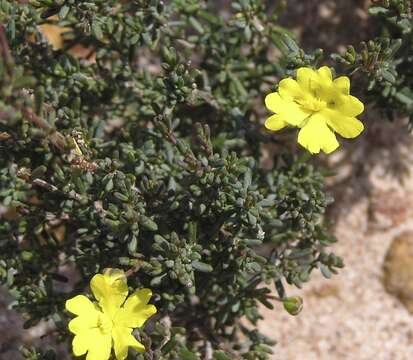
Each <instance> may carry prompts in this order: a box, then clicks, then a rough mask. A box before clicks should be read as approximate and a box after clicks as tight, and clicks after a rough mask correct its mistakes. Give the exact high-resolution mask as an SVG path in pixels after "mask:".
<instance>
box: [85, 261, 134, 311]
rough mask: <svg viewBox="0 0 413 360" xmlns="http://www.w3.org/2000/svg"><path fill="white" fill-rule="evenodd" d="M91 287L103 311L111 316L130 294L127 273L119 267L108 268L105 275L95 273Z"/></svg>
mask: <svg viewBox="0 0 413 360" xmlns="http://www.w3.org/2000/svg"><path fill="white" fill-rule="evenodd" d="M90 287H91V289H92V292H93V295H94V296H95V298H96V300H98V302H99V305H100V306H101V308H102V309H103V311H104V312H105V313H106V314H107V315H108V316H110V317H111V318H112V317H113V316H114V315H115V313H116V312H117V310H118V309H119V307H120V306H121V305H122V304H123V302H124V301H125V299H126V297H127V296H128V285H127V283H126V277H125V273H124V272H123V271H122V270H118V269H108V270H107V271H106V272H105V273H104V274H103V275H101V274H97V275H95V276H94V277H93V278H92V280H91V281H90Z"/></svg>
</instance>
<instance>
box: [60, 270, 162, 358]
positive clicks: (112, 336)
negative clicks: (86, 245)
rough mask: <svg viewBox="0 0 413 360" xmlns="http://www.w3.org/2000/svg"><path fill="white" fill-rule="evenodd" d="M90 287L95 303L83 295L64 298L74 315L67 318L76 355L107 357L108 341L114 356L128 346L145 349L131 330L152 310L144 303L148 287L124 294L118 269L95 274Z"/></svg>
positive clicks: (122, 355)
mask: <svg viewBox="0 0 413 360" xmlns="http://www.w3.org/2000/svg"><path fill="white" fill-rule="evenodd" d="M90 287H91V289H92V292H93V295H94V296H95V298H96V300H97V301H98V302H97V303H96V302H91V301H90V300H89V299H88V298H87V297H86V296H84V295H77V296H75V297H74V298H72V299H69V300H67V301H66V309H67V310H68V311H70V312H71V313H73V314H75V315H77V317H76V318H74V319H73V320H71V321H70V322H69V330H70V331H71V332H72V333H73V334H75V337H74V339H73V342H72V347H73V353H74V354H75V355H76V356H81V355H84V354H86V353H87V357H86V360H107V359H109V357H110V354H111V349H112V342H113V348H114V350H115V356H116V359H117V360H123V359H126V357H127V356H128V348H129V347H132V348H134V349H135V350H137V351H138V352H143V351H145V347H144V346H143V345H142V344H141V343H140V342H138V341H137V340H136V339H135V337H134V336H133V335H132V331H133V329H134V328H138V327H141V326H142V325H143V324H144V323H145V321H146V320H147V319H148V318H149V317H151V316H152V315H153V314H155V313H156V308H155V306H153V305H148V301H149V299H150V298H151V296H152V292H151V290H149V289H141V290H139V291H136V292H135V293H133V294H132V295H131V296H129V297H128V298H127V296H128V285H127V283H126V276H125V273H124V272H123V271H122V270H119V269H108V270H106V271H105V273H104V274H103V275H102V274H97V275H95V276H94V277H93V278H92V280H91V281H90ZM126 298H127V299H126ZM125 300H126V301H125Z"/></svg>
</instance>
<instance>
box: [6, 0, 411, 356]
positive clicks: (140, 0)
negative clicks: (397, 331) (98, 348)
mask: <svg viewBox="0 0 413 360" xmlns="http://www.w3.org/2000/svg"><path fill="white" fill-rule="evenodd" d="M217 3H219V1H216V2H213V1H212V2H211V1H208V2H204V1H197V0H173V1H169V2H167V3H166V4H163V3H162V2H161V1H158V0H135V1H115V0H109V1H108V0H95V1H74V0H35V1H29V2H25V1H21V2H20V3H18V4H17V5H16V4H15V2H14V1H5V0H2V1H0V19H1V22H3V24H4V29H0V30H1V31H0V46H1V49H0V50H1V58H0V94H1V95H0V206H1V207H0V280H1V281H2V282H3V283H4V284H6V286H7V287H8V289H9V290H10V292H11V293H12V295H13V296H14V297H15V298H16V305H15V308H16V309H18V310H19V311H20V312H21V313H22V314H23V316H24V317H25V318H26V320H27V321H26V326H28V327H30V326H33V325H35V324H36V323H37V322H38V321H39V320H41V319H48V318H50V319H52V320H53V321H54V322H55V324H56V329H57V332H56V334H58V336H56V338H57V339H60V340H62V341H65V342H66V343H67V345H68V346H69V343H70V341H69V339H70V335H69V333H68V331H67V328H66V324H67V321H68V319H69V316H68V314H67V313H66V312H65V311H64V302H65V300H66V299H67V298H69V297H71V296H73V295H74V294H78V293H84V292H87V285H88V281H89V280H90V278H91V276H92V275H93V274H95V273H97V272H101V271H102V270H103V269H104V268H106V267H112V268H114V267H116V268H123V269H124V270H125V271H127V273H128V283H129V285H130V286H131V287H132V288H140V287H149V288H151V289H152V290H153V292H154V294H155V297H154V300H153V303H154V304H155V305H156V307H157V308H158V315H157V316H156V317H155V318H153V319H151V321H150V322H149V324H148V325H147V326H146V328H145V329H141V330H140V332H139V335H140V339H141V341H142V342H143V343H144V344H145V345H146V347H147V348H148V349H149V350H148V352H147V353H146V354H144V355H135V354H131V355H130V357H129V358H130V359H135V358H136V359H189V360H191V359H199V358H205V359H210V358H212V357H213V358H215V359H218V360H225V359H235V358H243V359H266V358H267V356H268V353H269V352H270V348H269V347H268V345H269V344H271V341H270V339H266V338H264V337H263V336H262V335H260V334H259V332H258V331H257V329H256V326H255V325H256V324H257V321H258V320H259V319H260V314H259V309H258V306H259V303H261V304H263V305H265V306H267V307H269V308H273V307H274V305H275V310H274V311H282V308H283V306H282V305H283V304H282V303H284V307H285V309H287V310H288V311H289V312H291V313H293V314H294V313H297V312H298V311H299V308H300V306H301V299H299V298H289V297H288V294H286V293H285V290H284V285H283V284H285V283H289V284H294V285H296V286H298V287H300V286H301V284H302V283H303V282H306V281H308V280H309V277H310V273H311V272H312V271H313V270H314V269H317V268H318V269H320V270H321V271H322V273H323V274H324V275H325V276H326V277H330V276H331V273H332V272H333V273H334V272H335V271H336V269H337V268H340V267H342V266H343V264H342V261H341V260H340V259H339V258H338V257H336V256H335V255H334V254H330V253H329V252H328V249H327V247H328V245H330V244H331V243H332V242H333V241H334V239H333V238H332V237H331V236H329V235H328V233H327V231H326V228H325V225H324V224H323V222H322V216H323V214H324V212H325V208H326V206H327V205H328V204H329V202H330V201H331V200H330V199H329V198H328V197H327V196H326V194H325V193H324V191H323V182H324V181H323V180H324V179H323V176H322V175H321V173H320V172H318V171H316V170H314V168H313V167H312V165H310V164H309V163H308V161H307V159H306V158H299V157H297V156H295V155H293V150H292V148H291V142H290V141H289V140H290V138H289V135H288V132H287V133H285V134H286V135H282V136H277V138H273V137H272V135H270V134H268V133H266V132H265V131H264V130H263V127H262V122H263V120H264V119H265V116H266V114H265V112H263V105H262V103H263V97H264V96H265V94H266V93H268V92H269V91H270V90H273V89H274V85H275V83H276V79H277V78H281V77H283V76H285V75H287V74H292V73H293V71H294V69H295V68H296V67H298V66H303V65H311V66H315V65H316V63H317V62H318V61H319V60H320V58H321V57H322V51H320V50H317V51H315V52H314V53H313V54H305V53H304V52H303V51H302V50H300V48H299V47H298V46H297V44H296V43H295V41H294V40H293V39H292V38H291V36H290V35H289V33H288V32H287V31H286V30H285V29H283V28H281V27H280V26H279V25H278V16H279V12H280V11H281V7H277V6H274V5H272V6H269V5H267V2H265V1H259V0H240V1H233V2H232V4H231V5H232V6H231V9H230V12H227V13H225V14H224V13H223V12H222V11H221V12H220V11H219V10H218V9H217V8H215V6H216V5H217ZM271 3H272V2H271ZM388 7H390V4H388ZM388 7H387V8H388ZM387 8H385V9H387ZM386 11H387V10H386ZM388 11H396V10H394V9H391V10H388ZM376 12H377V11H376ZM400 16H401V15H400ZM409 21H410V20H409ZM45 23H50V24H57V25H59V26H61V27H66V28H68V29H66V32H65V34H64V38H65V43H64V46H63V48H55V49H54V48H53V47H52V46H51V44H50V43H49V41H47V39H46V37H45V36H44V34H43V33H42V31H41V29H40V28H39V25H41V24H45ZM398 26H403V25H398ZM406 26H407V25H406ZM401 31H402V33H403V34H404V35H403V36H405V37H406V38H408V37H409V39H410V41H411V27H408V28H407V30H403V29H401ZM380 41H383V42H384V44H385V45H384V46H383V49H385V51H384V54H385V55H383V57H382V59H383V61H381V62H380V66H382V67H381V68H380V67H379V68H376V70H377V71H376V72H375V73H374V74H373V75H372V72H368V71H367V73H368V76H365V75H363V76H362V77H361V80H360V81H371V77H370V76H373V77H374V79H379V80H373V81H379V83H380V81H387V82H388V83H389V84H390V85H389V86H390V88H391V89H396V90H394V94H393V92H392V91H393V90H391V91H390V93H389V94H392V95H391V97H390V98H389V96H390V95H388V94H387V95H386V94H383V99H385V100H383V101H395V100H394V99H399V100H400V97H401V95H397V94H403V91H404V90H403V89H405V88H409V87H410V84H409V83H408V81H409V79H410V78H408V76H406V78H402V77H397V79H401V80H400V81H401V82H400V83H399V82H397V86H396V85H394V83H395V79H393V77H394V78H395V77H396V76H397V73H396V71H398V66H402V65H400V62H399V61H398V60H394V54H395V51H396V50H397V49H396V48H398V47H399V45H400V41H399V40H377V42H375V44H376V46H377V44H378V43H380ZM79 45H82V46H83V49H84V50H85V49H87V51H86V52H87V53H88V56H78V55H76V54H75V53H74V52H72V51H71V50H73V49H74V47H75V46H79ZM370 45H371V44H369V45H367V46H370ZM371 46H373V45H371ZM370 50H371V49H370ZM370 50H366V51H367V53H369V51H370ZM408 50H409V51H411V46H410V47H409V48H408ZM352 51H353V50H352V49H350V50H349V52H352ZM406 51H407V50H406ZM379 53H380V54H382V53H381V52H380V51H379ZM369 54H370V55H368V56H371V51H370V53H369ZM346 56H347V57H346ZM380 56H381V55H380ZM353 57H354V59H353V58H351V59H350V60H351V61H350V60H349V55H348V54H347V55H344V56H341V57H340V56H338V55H337V56H336V58H337V59H341V62H342V63H343V64H347V65H350V66H352V67H353V68H352V70H355V69H358V68H360V67H362V66H364V67H363V69H367V70H369V69H370V68H369V67H368V66H366V63H365V61H366V59H365V56H364V55H363V52H362V53H361V55H360V54H355V53H354V55H353ZM378 57H379V56H378ZM380 59H381V58H380ZM406 59H407V60H406V61H407V62H408V61H411V59H410V56H408V57H407V58H406ZM386 61H388V62H386ZM395 64H397V65H395ZM407 65H408V64H405V65H403V66H407ZM403 71H404V70H403ZM393 80H394V81H393ZM378 88H380V89H381V90H383V89H382V88H381V87H380V86H377V85H376V83H374V84H373V85H372V86H371V89H378ZM399 90H400V91H399ZM383 91H386V90H385V89H384V90H383ZM409 106H410V107H409ZM409 106H408V105H407V104H405V107H404V108H403V109H402V110H404V111H406V112H410V111H411V105H409ZM269 145H272V147H271V148H273V147H274V145H275V148H276V149H278V150H276V151H274V153H273V152H270V155H269V157H270V160H271V166H270V167H269V166H267V165H265V164H264V162H263V160H262V154H263V152H265V151H269V150H268V149H270V148H269V147H268V146H269ZM280 149H283V151H281V150H280ZM272 164H273V165H272ZM264 165H265V166H264ZM264 243H265V244H266V246H265V247H263V246H262V245H263V244H264ZM274 284H275V288H276V289H277V292H278V301H279V302H275V303H274V301H272V300H274V296H273V295H271V294H270V292H271V287H272V286H273V285H274ZM243 317H244V318H246V320H245V321H243V322H241V319H242V318H243ZM247 320H248V321H247ZM275 335H276V332H275ZM241 339H242V340H241ZM42 354H46V353H45V352H43V350H40V349H39V350H33V351H31V350H28V349H25V350H24V355H25V357H26V358H30V359H40V358H53V357H54V355H53V352H49V353H47V354H46V355H42Z"/></svg>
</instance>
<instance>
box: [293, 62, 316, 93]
mask: <svg viewBox="0 0 413 360" xmlns="http://www.w3.org/2000/svg"><path fill="white" fill-rule="evenodd" d="M318 78H319V77H318V74H317V73H316V72H315V71H314V70H313V69H311V68H308V67H302V68H299V69H298V70H297V82H298V84H300V86H301V87H302V88H303V90H307V91H308V90H310V89H312V88H313V87H314V84H315V83H316V82H318Z"/></svg>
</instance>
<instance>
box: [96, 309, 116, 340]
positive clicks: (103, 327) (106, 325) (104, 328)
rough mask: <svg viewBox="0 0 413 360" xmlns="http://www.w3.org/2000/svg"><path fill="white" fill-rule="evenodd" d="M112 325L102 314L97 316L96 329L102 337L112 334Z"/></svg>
mask: <svg viewBox="0 0 413 360" xmlns="http://www.w3.org/2000/svg"><path fill="white" fill-rule="evenodd" d="M112 327H113V323H112V320H111V319H110V318H109V317H108V316H107V315H105V314H104V313H100V314H99V320H98V328H99V330H100V331H101V333H102V334H103V335H107V334H110V333H111V332H112Z"/></svg>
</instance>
